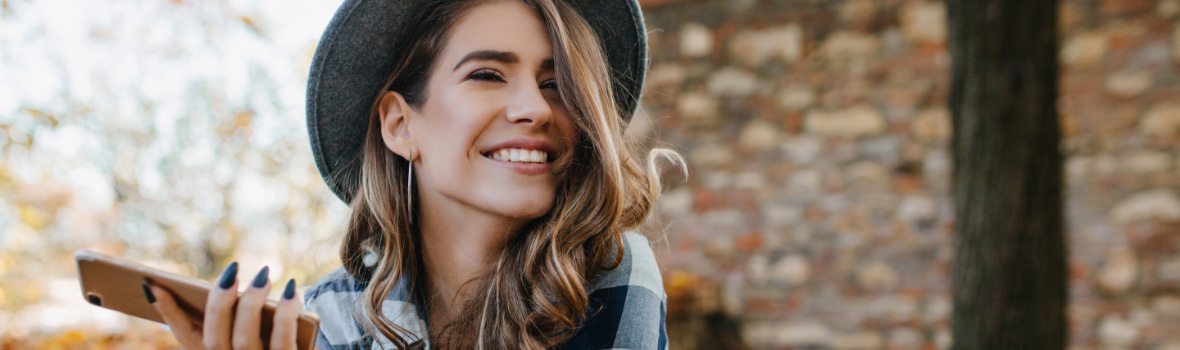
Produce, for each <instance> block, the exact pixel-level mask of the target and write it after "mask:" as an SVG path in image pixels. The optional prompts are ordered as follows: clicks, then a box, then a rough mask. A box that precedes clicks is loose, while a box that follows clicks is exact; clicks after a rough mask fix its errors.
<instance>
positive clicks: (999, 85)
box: [947, 0, 1067, 349]
mask: <svg viewBox="0 0 1180 350" xmlns="http://www.w3.org/2000/svg"><path fill="white" fill-rule="evenodd" d="M1057 5H1058V4H1057V1H1056V0H1038V1H1023V0H993V1H972V0H947V11H948V14H949V16H948V19H949V20H948V25H949V29H950V30H949V48H950V49H949V50H950V54H951V62H952V64H951V70H952V71H951V96H950V109H951V115H952V125H953V130H954V136H953V138H952V141H951V143H952V146H951V147H952V153H953V157H954V173H953V179H952V184H953V185H952V186H953V191H954V192H953V195H954V197H955V199H954V203H955V222H956V225H957V231H958V232H957V237H956V240H955V259H954V262H953V270H952V275H953V276H952V285H953V291H952V293H953V297H954V314H953V321H952V322H953V327H954V330H953V340H954V348H955V349H1062V348H1064V347H1065V344H1066V333H1067V330H1066V317H1065V306H1066V277H1067V276H1066V265H1065V262H1066V250H1065V239H1064V231H1065V229H1064V224H1063V219H1062V212H1063V209H1062V206H1063V204H1062V156H1061V152H1060V150H1059V144H1060V139H1061V135H1060V131H1059V128H1058V119H1057V93H1058V89H1057V80H1058V79H1057V78H1058V73H1057V72H1058V64H1057V51H1058V41H1057Z"/></svg>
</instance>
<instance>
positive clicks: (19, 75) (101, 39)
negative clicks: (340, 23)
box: [0, 0, 346, 349]
mask: <svg viewBox="0 0 1180 350" xmlns="http://www.w3.org/2000/svg"><path fill="white" fill-rule="evenodd" d="M0 1H2V2H0V16H2V18H3V20H2V21H0V33H4V35H0V46H2V47H4V48H5V50H2V51H0V80H2V81H5V82H6V84H3V85H0V311H2V312H0V339H2V340H0V348H3V349H10V348H46V349H70V348H76V347H84V348H105V347H107V346H108V345H110V348H112V349H114V348H144V347H148V348H158V347H159V346H134V345H129V344H141V343H137V342H141V341H143V342H146V343H142V344H161V343H158V342H157V341H163V340H170V339H171V338H170V336H167V333H166V332H165V333H163V335H164V336H158V337H155V338H151V339H146V340H145V339H140V338H134V334H130V333H131V332H127V333H126V334H124V333H122V332H120V331H119V329H118V327H119V325H125V324H128V323H127V322H130V321H128V319H129V318H128V317H126V316H121V315H113V314H110V313H106V311H101V312H96V311H97V310H98V309H97V308H95V307H93V306H90V305H89V304H86V303H85V302H84V300H83V298H82V295H81V293H79V292H78V291H79V287H78V285H77V276H76V267H75V264H74V261H73V254H74V252H75V251H76V250H78V249H83V248H86V249H93V250H97V251H100V252H104V253H107V254H111V255H114V256H119V257H123V258H127V259H130V260H134V261H139V262H142V263H144V264H147V265H149V266H154V267H158V268H162V269H165V270H169V271H173V272H177V273H181V274H184V275H189V276H196V277H199V278H202V279H211V278H213V277H214V275H216V274H217V273H218V272H220V269H221V268H222V267H224V266H225V265H226V264H228V263H229V262H230V261H235V260H236V261H239V262H241V263H242V265H243V268H244V269H248V268H255V269H256V268H260V267H261V266H262V265H269V266H271V268H272V271H276V273H275V278H276V279H278V278H292V277H293V278H296V280H297V281H298V282H299V284H300V285H301V286H307V285H310V284H312V283H314V282H315V281H316V280H317V279H318V278H319V277H320V276H322V275H324V274H326V273H327V272H328V271H330V270H333V269H336V268H337V267H339V262H338V260H337V257H336V250H337V247H338V244H339V243H338V236H339V233H340V231H341V229H342V219H343V214H344V212H345V210H346V208H345V207H344V205H343V204H342V203H340V202H339V200H338V199H336V198H335V197H334V196H333V195H332V194H331V192H330V191H328V190H327V188H326V187H325V186H324V185H323V184H322V182H321V181H320V178H319V175H318V173H317V172H316V170H315V166H314V163H313V161H312V158H311V155H310V152H309V151H310V148H309V147H308V142H307V136H306V129H305V127H304V113H303V97H304V96H303V91H304V89H305V86H306V72H307V68H308V64H309V62H310V55H311V53H312V52H314V47H315V43H316V40H318V37H319V34H320V31H321V30H322V28H324V27H325V26H326V24H327V20H328V19H329V18H330V16H331V14H332V13H333V10H334V9H335V7H336V6H337V5H338V2H334V1H328V2H324V1H316V0H295V1H284V2H281V3H241V2H212V3H210V2H185V1H171V2H158V1H146V0H144V1H128V2H116V3H109V2H99V1H83V2H76V1H68V0H46V1H40V0H38V1H8V0H0ZM50 14H51V15H50ZM112 317H119V318H114V319H112ZM94 324H106V325H107V326H111V325H114V327H115V328H116V329H102V330H94V329H90V328H87V327H91V326H92V325H94ZM132 324H133V323H132ZM154 329H155V330H160V329H159V328H154ZM149 333H152V332H149ZM155 333H159V332H154V333H152V334H155ZM104 334H106V335H104ZM157 338H158V339H157ZM82 344H85V345H82ZM116 344H122V345H119V346H116Z"/></svg>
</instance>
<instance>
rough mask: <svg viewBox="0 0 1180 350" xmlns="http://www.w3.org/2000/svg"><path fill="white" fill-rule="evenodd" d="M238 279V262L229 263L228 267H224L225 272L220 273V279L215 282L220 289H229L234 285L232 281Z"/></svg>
mask: <svg viewBox="0 0 1180 350" xmlns="http://www.w3.org/2000/svg"><path fill="white" fill-rule="evenodd" d="M237 279H238V262H237V261H235V262H231V263H229V267H226V268H225V272H222V273H221V281H220V282H217V286H218V287H221V289H229V287H231V286H233V285H234V281H237Z"/></svg>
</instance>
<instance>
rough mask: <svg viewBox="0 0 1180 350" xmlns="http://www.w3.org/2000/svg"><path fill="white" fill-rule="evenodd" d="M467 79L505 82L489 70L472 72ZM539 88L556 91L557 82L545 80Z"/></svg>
mask: <svg viewBox="0 0 1180 350" xmlns="http://www.w3.org/2000/svg"><path fill="white" fill-rule="evenodd" d="M467 78H468V79H472V80H480V81H491V82H505V79H504V76H503V75H501V74H500V72H497V71H494V70H491V69H480V70H477V71H474V72H472V73H471V75H469V76H468V77H467ZM541 88H542V89H546V88H549V89H557V81H556V80H553V79H550V80H546V81H545V82H543V83H541Z"/></svg>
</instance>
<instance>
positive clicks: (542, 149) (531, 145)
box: [480, 138, 559, 164]
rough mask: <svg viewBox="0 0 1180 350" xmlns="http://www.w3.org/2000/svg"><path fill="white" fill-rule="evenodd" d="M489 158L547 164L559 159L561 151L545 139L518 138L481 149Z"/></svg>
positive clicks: (501, 160)
mask: <svg viewBox="0 0 1180 350" xmlns="http://www.w3.org/2000/svg"><path fill="white" fill-rule="evenodd" d="M480 154H481V155H483V156H484V157H486V158H488V159H492V160H495V161H500V162H512V163H523V164H529V163H532V164H546V163H552V162H553V160H555V159H557V156H558V155H559V153H558V152H557V151H556V149H555V148H554V147H553V144H552V143H551V142H549V141H548V140H544V139H527V138H516V139H511V140H508V141H504V142H500V143H497V144H494V145H492V146H490V147H487V148H486V149H484V150H481V151H480Z"/></svg>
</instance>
